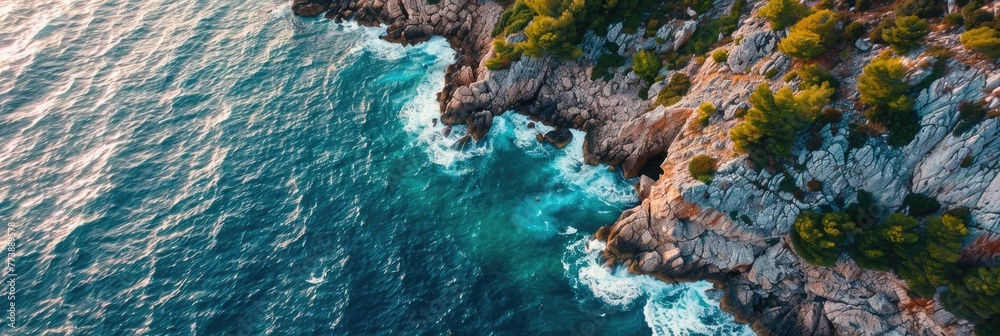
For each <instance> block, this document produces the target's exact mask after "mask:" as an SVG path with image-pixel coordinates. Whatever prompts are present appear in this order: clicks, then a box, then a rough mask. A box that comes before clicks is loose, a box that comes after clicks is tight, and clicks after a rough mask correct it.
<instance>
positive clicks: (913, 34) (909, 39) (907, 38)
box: [882, 15, 930, 54]
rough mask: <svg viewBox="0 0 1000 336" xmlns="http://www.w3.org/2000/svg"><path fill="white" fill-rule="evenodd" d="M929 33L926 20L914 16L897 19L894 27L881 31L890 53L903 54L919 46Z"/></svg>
mask: <svg viewBox="0 0 1000 336" xmlns="http://www.w3.org/2000/svg"><path fill="white" fill-rule="evenodd" d="M929 32H930V26H929V25H928V24H927V20H924V19H921V18H919V17H917V16H915V15H911V16H900V17H897V18H896V20H895V22H894V26H893V27H889V28H886V29H883V30H882V39H883V40H885V42H886V43H888V44H889V46H891V47H892V51H895V52H896V53H897V54H905V53H907V52H909V51H910V50H913V49H914V48H916V47H918V46H920V41H921V40H923V38H924V36H927V34H928V33H929Z"/></svg>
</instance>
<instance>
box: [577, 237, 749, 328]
mask: <svg viewBox="0 0 1000 336" xmlns="http://www.w3.org/2000/svg"><path fill="white" fill-rule="evenodd" d="M604 246H605V245H604V243H602V242H599V241H596V240H592V239H590V238H584V239H581V240H579V241H577V242H575V243H573V244H571V245H569V246H568V247H567V252H566V254H565V255H564V257H563V268H564V269H565V271H566V277H567V279H569V281H570V284H571V285H572V286H573V288H574V289H575V290H576V292H577V295H578V296H581V297H582V298H583V299H584V302H589V301H596V302H597V303H598V304H600V305H603V306H604V307H605V309H606V310H610V311H626V310H631V309H634V308H635V307H636V306H638V305H642V312H643V315H644V317H645V320H646V323H647V325H648V326H649V328H650V329H651V330H652V331H653V335H658V336H659V335H664V336H665V335H753V332H752V331H751V330H750V328H749V326H747V325H742V324H737V323H736V322H734V320H733V317H732V316H730V315H728V314H726V313H725V312H723V311H722V310H721V309H720V308H719V307H718V305H719V302H718V301H717V300H714V299H712V298H709V296H708V295H706V291H707V290H709V289H711V288H712V285H711V284H709V283H707V282H704V281H702V282H694V283H680V284H670V283H666V282H663V281H660V280H658V279H656V278H653V277H651V276H648V275H636V274H631V273H629V272H628V270H627V269H625V268H622V267H615V268H614V269H609V268H607V267H605V266H604V265H602V260H601V256H600V254H601V251H603V250H604Z"/></svg>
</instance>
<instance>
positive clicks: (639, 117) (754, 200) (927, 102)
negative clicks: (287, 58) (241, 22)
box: [292, 0, 1000, 335]
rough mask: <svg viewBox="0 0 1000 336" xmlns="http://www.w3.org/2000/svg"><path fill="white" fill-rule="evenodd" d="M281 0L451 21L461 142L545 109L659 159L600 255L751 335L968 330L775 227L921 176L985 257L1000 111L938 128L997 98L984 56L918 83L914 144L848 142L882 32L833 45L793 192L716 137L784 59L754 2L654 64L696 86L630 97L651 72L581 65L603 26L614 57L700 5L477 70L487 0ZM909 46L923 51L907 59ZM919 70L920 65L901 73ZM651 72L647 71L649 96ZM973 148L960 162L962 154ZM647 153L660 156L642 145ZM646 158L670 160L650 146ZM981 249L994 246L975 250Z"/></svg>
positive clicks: (399, 27)
mask: <svg viewBox="0 0 1000 336" xmlns="http://www.w3.org/2000/svg"><path fill="white" fill-rule="evenodd" d="M763 3H764V1H750V4H749V5H750V6H749V7H751V9H753V10H755V9H756V8H759V7H760V6H762V5H763ZM730 5H731V2H730V1H726V0H723V1H719V2H717V3H716V10H715V11H713V12H710V15H717V14H719V13H724V12H725V10H726V9H727V8H728V7H729V6H730ZM292 6H293V10H294V11H295V13H297V14H299V15H319V14H320V13H322V12H323V11H326V17H328V18H331V19H334V20H346V19H353V20H357V21H358V22H360V23H362V24H368V25H379V24H384V25H388V29H387V33H386V36H385V38H386V39H387V40H390V41H396V42H400V43H418V42H421V41H424V40H426V39H428V38H430V36H432V35H441V36H444V37H445V38H447V39H448V41H449V42H450V43H451V45H452V47H454V48H455V50H456V51H458V58H457V59H456V61H455V63H454V64H452V65H451V66H449V68H448V70H447V75H446V79H445V80H446V85H445V87H444V89H443V91H442V92H441V93H440V94H439V96H438V98H439V102H440V106H441V110H442V116H441V119H440V120H441V122H443V123H446V124H449V125H456V124H464V125H467V126H468V130H469V134H468V135H466V136H465V138H463V140H462V141H460V142H459V143H460V144H461V145H460V146H464V145H465V144H466V143H467V142H468V141H472V139H475V140H479V139H482V138H483V137H484V136H487V134H488V131H489V127H490V124H491V123H492V119H493V117H494V116H495V115H499V114H501V113H504V112H506V111H509V110H516V111H518V112H520V113H524V114H528V115H531V116H533V117H535V118H536V119H538V120H540V121H541V122H544V123H546V124H549V125H552V126H555V128H556V131H553V132H550V134H541V135H540V139H541V140H546V141H549V142H552V143H554V144H556V145H559V144H562V143H565V142H568V139H567V138H566V137H565V135H566V133H568V132H567V129H568V128H576V129H580V130H584V131H586V132H587V135H586V139H585V141H584V151H585V155H586V159H587V161H588V162H591V163H596V162H604V163H609V164H612V165H621V167H622V170H623V173H624V174H625V175H626V176H628V177H632V176H637V175H638V174H639V172H640V171H641V170H643V168H644V167H646V166H647V165H648V164H653V165H659V168H660V169H662V171H663V173H662V174H660V176H659V179H656V180H655V181H654V179H651V178H649V177H646V176H643V177H641V178H640V179H639V182H638V183H637V185H636V190H637V192H638V193H639V195H640V199H642V203H641V204H640V205H638V206H636V207H635V208H633V209H629V210H626V211H625V212H624V213H622V215H621V217H620V218H619V220H618V221H617V222H616V223H615V224H614V225H611V226H608V227H605V228H602V229H601V230H599V231H598V233H597V234H596V236H597V237H598V238H599V239H602V240H606V241H607V242H608V244H607V249H606V251H605V256H606V257H607V259H608V260H609V262H610V263H622V264H626V265H628V266H629V267H630V269H632V270H633V271H635V272H641V273H647V274H652V275H655V276H657V277H660V278H662V279H664V280H667V281H686V280H694V279H709V280H712V281H714V282H716V283H717V284H718V285H719V286H720V287H721V288H724V293H725V294H724V295H723V306H724V308H725V309H726V310H727V311H730V312H731V313H733V314H734V315H735V316H736V317H737V318H738V319H739V320H741V321H744V322H748V323H753V326H754V329H755V330H756V331H758V332H759V333H761V334H777V335H786V334H787V335H806V334H812V335H832V334H846V335H881V334H886V335H909V334H915V335H942V334H947V335H968V334H971V330H972V329H971V326H970V325H969V324H968V323H967V322H966V321H963V320H961V319H958V318H956V317H955V316H953V315H951V314H950V313H948V312H946V311H944V310H943V309H942V308H941V306H940V304H939V303H938V302H937V301H936V300H926V299H918V298H912V297H910V296H909V295H908V294H907V293H908V288H907V285H906V283H905V281H903V280H901V279H899V278H898V277H897V276H895V275H893V274H890V273H884V272H875V271H870V270H863V269H860V268H859V267H858V266H857V265H856V264H855V263H854V262H853V261H851V260H849V259H847V258H843V259H841V260H839V261H838V262H837V266H836V267H832V268H829V267H819V266H813V265H810V264H808V263H806V262H804V261H803V260H802V259H801V258H799V257H798V256H797V255H796V254H795V253H794V252H793V251H792V250H791V249H790V247H789V241H788V237H787V233H788V229H789V227H790V225H791V223H792V222H793V221H794V219H795V217H796V216H797V215H798V213H799V212H800V211H802V210H803V209H808V208H814V207H817V206H821V205H833V206H836V205H837V204H843V203H845V202H850V201H852V200H853V199H852V197H853V195H854V194H855V191H856V190H859V189H864V190H867V191H871V192H874V193H875V194H876V196H877V198H878V200H879V201H880V202H881V203H882V204H884V205H886V206H890V207H892V206H897V205H899V204H900V202H901V201H902V198H903V197H904V196H905V195H906V194H908V193H910V192H921V193H927V194H930V195H933V196H935V197H937V198H938V199H939V200H940V201H942V203H944V204H945V205H946V206H949V207H956V206H967V207H969V208H971V209H973V211H972V214H973V217H974V219H975V221H976V222H977V223H978V224H979V225H980V226H981V227H979V228H976V229H975V230H974V233H973V235H971V237H970V238H969V240H970V244H969V246H971V247H975V248H973V249H972V250H969V248H967V249H966V250H965V251H963V258H965V259H966V260H968V261H970V262H971V261H975V262H980V263H982V262H997V259H996V258H997V257H996V256H997V255H1000V253H997V252H995V251H996V250H998V249H997V248H996V246H1000V244H998V243H997V241H998V240H1000V238H997V237H1000V236H998V234H997V232H1000V178H998V172H1000V164H998V163H997V162H1000V160H998V158H997V157H996V156H997V155H998V153H1000V141H998V140H1000V118H994V119H989V120H986V121H984V122H983V123H981V124H979V125H977V126H976V127H975V128H974V129H973V130H971V131H969V132H967V133H965V134H962V135H958V136H955V135H952V133H951V130H952V128H953V127H954V125H955V123H956V122H957V107H958V105H959V103H960V102H962V101H971V100H979V99H986V100H987V103H988V104H989V106H991V108H997V107H1000V91H998V90H1000V89H998V86H1000V71H998V70H997V67H996V65H983V64H977V66H974V67H970V66H968V65H966V64H962V63H959V62H957V61H953V62H952V63H950V64H949V65H948V75H947V76H946V77H945V78H942V79H940V80H938V81H936V82H934V84H933V85H931V86H930V88H928V89H926V90H924V92H921V93H920V95H919V98H918V99H917V109H918V111H919V116H920V118H921V124H922V125H923V128H922V130H921V131H920V133H919V134H918V135H917V139H916V140H914V141H913V142H912V143H911V144H909V145H907V146H905V147H902V148H892V147H888V146H886V145H885V144H884V141H883V140H882V139H878V138H876V139H871V140H869V141H868V143H866V144H864V145H863V146H861V148H854V149H851V148H848V143H847V129H848V127H847V126H848V123H849V122H851V121H858V120H859V119H858V117H857V116H859V115H860V113H861V111H858V110H856V109H855V108H854V104H853V100H854V99H855V98H856V97H857V92H855V91H854V90H853V88H854V87H855V86H856V76H857V75H858V74H859V73H860V72H861V71H860V69H861V68H862V67H863V66H864V65H865V64H867V62H868V61H869V60H870V59H871V58H872V57H874V55H876V54H877V53H878V52H880V51H881V50H883V49H884V46H875V45H872V44H870V43H868V42H867V41H854V42H852V43H849V44H846V45H845V48H846V47H848V46H852V45H858V46H859V47H857V48H853V49H851V50H850V51H848V53H849V55H847V56H846V57H845V56H843V55H844V54H843V53H842V54H841V57H844V58H843V59H838V60H836V61H834V62H833V63H834V64H838V65H836V68H835V69H834V73H835V74H837V75H838V76H839V77H841V81H842V85H841V89H840V90H839V92H838V94H837V97H838V99H837V100H836V101H834V103H833V106H835V107H837V108H839V109H841V110H844V111H846V113H845V114H846V115H847V119H846V120H845V121H842V122H840V123H835V124H832V125H827V126H825V127H824V128H822V129H821V130H819V131H818V132H817V134H818V136H819V137H821V138H822V140H823V145H822V146H821V149H819V150H815V151H809V150H806V149H805V148H804V146H803V145H801V144H798V145H796V152H797V153H800V154H799V156H798V158H797V162H795V165H794V169H792V170H791V171H790V172H789V173H790V175H791V177H792V179H793V180H794V181H795V182H796V184H797V185H798V186H799V187H800V188H802V189H805V185H806V183H807V182H809V181H817V182H819V183H818V184H814V185H818V186H819V187H818V188H815V189H817V190H811V191H809V192H805V191H803V193H802V194H800V195H793V194H790V193H787V192H781V191H779V190H778V189H779V188H778V184H779V183H780V182H781V180H782V178H783V176H782V175H779V174H775V173H770V172H767V171H755V170H752V169H750V168H748V167H747V165H746V164H745V163H744V161H743V159H742V158H741V157H740V156H738V155H736V154H735V153H734V152H733V149H732V147H733V146H732V143H731V142H730V141H729V136H728V131H729V129H731V128H732V127H733V126H735V125H736V124H737V123H738V122H739V121H738V119H737V118H736V116H735V115H736V111H737V110H738V109H740V108H743V107H746V106H747V98H748V96H749V94H750V92H751V91H752V90H753V88H754V87H756V86H757V85H758V84H759V83H762V82H770V83H771V84H772V86H775V87H777V86H779V85H783V84H784V83H782V82H780V79H781V78H782V77H783V76H781V75H783V74H784V73H786V72H787V71H789V70H790V68H791V67H792V60H791V59H790V58H789V57H787V56H785V55H783V54H781V53H778V52H776V51H775V48H776V45H777V42H778V41H779V40H780V38H781V37H782V36H783V34H784V33H783V32H773V31H771V30H770V29H769V27H768V25H767V23H765V22H763V21H762V20H760V19H758V18H756V17H755V16H753V15H744V16H743V17H742V22H741V24H740V28H739V29H738V30H737V31H736V32H735V33H734V34H733V36H734V37H737V38H736V39H735V40H734V41H733V42H731V43H728V44H726V45H724V46H722V47H723V48H726V49H728V50H729V58H728V59H727V61H726V62H724V63H723V64H716V63H714V62H711V61H706V62H703V63H697V62H691V63H690V64H688V65H687V66H686V67H685V68H684V69H678V70H672V71H666V70H664V71H661V75H663V76H661V77H662V78H670V77H671V76H672V74H673V73H674V72H675V71H680V72H684V73H686V74H688V75H689V76H690V77H691V78H692V83H693V86H692V88H691V89H690V92H689V93H688V94H687V95H686V96H685V97H684V98H683V99H682V100H681V101H680V102H678V103H676V104H673V105H672V106H654V105H655V104H654V102H653V100H652V99H640V98H638V96H639V92H640V91H641V90H643V89H644V88H646V87H647V83H645V82H644V81H642V80H641V79H639V78H638V77H637V76H636V75H635V74H634V73H632V72H630V71H629V70H628V69H630V66H629V65H628V64H626V66H624V67H621V68H618V69H613V75H612V76H611V77H610V78H609V79H597V80H593V79H591V77H592V76H591V73H590V72H591V71H592V69H593V65H594V64H595V63H596V60H597V59H598V57H600V56H601V55H602V54H604V53H607V52H610V51H608V50H607V49H606V47H605V45H606V44H607V43H609V42H611V43H614V44H616V45H618V46H620V48H619V49H618V51H617V53H618V54H619V55H621V56H624V57H626V59H629V58H628V56H630V55H631V54H632V53H634V52H636V51H638V50H655V51H657V52H658V53H661V54H662V53H667V52H669V51H671V50H676V49H677V48H679V47H680V46H681V45H682V44H683V43H684V42H685V41H687V39H689V38H690V37H691V36H692V34H693V33H694V32H695V30H696V29H697V26H698V23H697V22H696V21H692V20H674V21H671V22H669V23H667V24H665V25H664V26H663V27H662V28H660V29H659V30H658V31H656V33H655V34H654V35H655V36H652V37H645V36H643V34H642V33H641V32H640V33H635V34H627V33H625V32H624V29H623V27H622V26H621V25H620V24H618V25H613V26H612V27H611V28H610V29H609V31H608V34H607V35H606V36H604V37H600V36H596V35H594V34H593V32H588V33H587V35H586V36H585V37H584V39H583V42H582V44H581V49H582V51H583V56H582V57H581V58H579V59H576V60H571V61H561V60H557V59H554V58H552V57H545V58H538V59H535V58H528V57H525V58H523V59H522V60H520V61H518V62H514V63H513V64H512V65H511V67H510V68H509V69H505V70H499V71H490V70H488V69H486V68H485V66H484V61H485V59H486V58H487V57H488V56H489V55H490V54H491V53H492V52H493V51H492V45H491V41H492V39H493V37H492V36H491V35H490V31H491V30H492V28H493V27H494V26H495V24H496V22H497V19H498V18H499V16H500V14H501V13H502V11H503V9H502V8H501V7H500V6H499V5H497V4H496V3H494V2H492V1H486V0H443V1H441V2H440V3H439V4H428V3H427V2H426V0H354V1H331V0H295V1H294V2H293V4H292ZM750 12H752V11H750ZM952 35H954V34H952ZM932 37H933V38H934V39H935V41H937V42H939V43H942V44H949V43H950V44H952V45H954V43H956V42H955V40H956V38H955V37H954V36H950V37H949V36H937V35H932ZM523 38H524V36H523V35H521V34H515V35H513V36H510V37H508V39H513V40H519V39H523ZM914 54H919V53H918V52H914V53H911V54H910V55H914ZM911 63H912V64H914V65H919V64H920V62H918V60H917V59H912V60H911ZM917 68H919V66H917ZM928 74H929V72H927V71H915V72H914V74H913V77H912V79H913V80H914V81H916V80H917V79H918V78H919V77H920V76H926V75H928ZM664 84H665V83H663V82H662V81H661V82H657V83H653V84H652V85H648V86H649V87H650V88H651V90H650V91H651V94H650V96H654V97H655V92H658V90H659V88H660V87H662V86H663V85H664ZM791 85H795V83H794V82H793V83H791ZM706 101H707V102H711V103H713V105H715V106H716V107H717V109H718V112H717V113H715V114H714V115H712V116H711V117H710V125H709V126H708V127H705V128H702V127H698V126H693V125H692V120H693V115H694V114H695V113H693V109H694V108H696V107H697V106H698V105H699V104H701V103H702V102H706ZM994 105H996V106H994ZM700 154H706V155H710V156H713V157H715V158H718V159H719V169H718V172H717V174H716V176H715V179H714V181H713V182H712V183H711V185H705V184H703V183H701V182H698V181H695V180H693V179H692V178H691V177H690V175H689V173H688V172H687V170H686V167H687V163H688V162H690V160H691V158H693V157H694V156H697V155H700ZM969 156H972V157H973V158H974V159H973V164H972V165H971V166H966V167H962V162H963V161H964V160H966V157H969ZM653 158H657V161H656V162H650V161H651V160H652V159H653ZM659 158H665V159H663V161H662V163H661V162H659V161H658V160H659ZM984 237H985V238H984ZM986 248H992V249H993V250H989V251H994V252H989V253H987V252H981V251H985V249H986Z"/></svg>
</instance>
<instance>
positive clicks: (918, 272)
mask: <svg viewBox="0 0 1000 336" xmlns="http://www.w3.org/2000/svg"><path fill="white" fill-rule="evenodd" d="M924 226H925V227H926V231H925V236H926V237H925V239H924V241H923V243H922V244H921V245H922V246H920V248H919V249H918V250H917V251H916V253H914V254H912V255H909V256H906V258H904V259H903V263H902V264H901V265H900V267H899V270H898V271H899V275H900V276H902V277H903V279H906V281H907V283H909V285H910V288H911V289H912V290H913V291H914V292H916V293H917V294H919V295H920V296H923V297H934V292H935V291H936V290H937V288H938V287H940V286H944V285H947V284H948V282H949V280H950V279H951V278H953V277H954V276H956V275H958V267H957V265H956V262H958V259H959V255H958V252H959V250H961V249H962V238H965V236H967V235H969V229H968V228H966V227H965V222H964V221H962V220H961V219H959V218H957V217H953V216H947V215H946V216H944V217H938V216H932V217H927V219H925V220H924Z"/></svg>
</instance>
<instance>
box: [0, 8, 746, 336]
mask: <svg viewBox="0 0 1000 336" xmlns="http://www.w3.org/2000/svg"><path fill="white" fill-rule="evenodd" d="M381 32H382V30H381V29H378V28H360V27H357V26H355V25H352V24H344V25H338V24H335V23H332V22H330V21H327V20H322V19H301V18H296V17H293V16H292V15H291V13H290V11H289V10H288V4H287V3H286V2H283V1H277V2H274V1H250V2H227V1H218V0H208V1H124V0H89V1H73V2H68V1H47V0H43V1H38V2H27V1H17V2H5V3H3V4H0V176H2V177H0V200H2V201H0V218H2V219H3V220H4V221H5V222H7V223H11V224H14V225H15V226H14V227H15V228H16V229H15V230H14V231H13V236H12V237H13V238H14V240H15V245H16V246H17V249H16V253H15V254H14V256H15V258H16V261H17V262H16V263H15V269H14V272H10V271H9V270H5V271H4V273H3V274H4V276H5V279H7V280H11V281H13V282H14V283H16V296H15V297H14V299H13V300H11V299H10V298H9V297H8V300H7V301H9V302H8V304H9V303H10V302H13V303H15V305H16V323H15V327H13V328H11V327H10V326H8V325H4V326H0V329H2V330H3V333H4V334H16V335H69V334H74V335H124V334H154V335H162V334H179V335H186V334H204V335H223V334H229V335H257V334H272V335H368V334H380V335H381V334H386V335H388V334H402V335H411V334H432V335H440V334H447V333H449V332H451V333H452V334H454V335H485V334H496V335H512V334H575V335H650V334H657V335H714V334H727V335H728V334H733V333H745V332H746V330H747V329H746V328H745V327H744V326H741V325H736V324H733V323H732V322H731V320H732V319H731V318H730V317H728V316H727V315H725V314H723V313H721V312H720V311H719V310H718V308H716V306H717V302H715V301H713V300H712V299H709V298H708V297H707V296H706V295H705V294H704V290H705V289H707V288H709V286H708V285H707V284H704V283H698V284H683V285H668V284H665V283H661V282H658V281H656V280H653V279H652V278H649V277H640V276H632V275H628V274H627V272H624V271H623V270H608V269H605V268H603V267H601V266H600V260H599V258H598V254H599V250H600V248H601V246H600V244H599V243H597V242H592V241H590V240H589V237H590V235H592V233H593V232H594V231H595V230H596V229H597V228H598V227H600V226H602V225H607V224H610V223H612V222H613V221H614V220H615V219H616V217H617V215H618V214H619V213H620V212H621V210H623V209H625V208H627V207H630V206H633V205H634V204H635V202H637V199H636V198H635V196H634V192H633V191H632V190H631V187H630V183H631V182H632V181H626V180H624V179H622V178H621V176H620V175H618V174H616V173H613V172H609V171H608V170H607V167H594V166H588V165H585V164H584V163H583V162H582V153H581V151H580V148H581V143H580V141H581V139H582V136H581V135H582V133H576V135H577V136H576V140H574V143H572V144H571V145H570V146H569V147H567V149H566V150H557V149H555V148H553V147H550V146H545V145H542V144H539V143H537V142H536V141H535V139H534V134H535V132H537V131H538V130H535V129H529V128H528V127H527V126H526V124H527V122H528V120H527V119H526V118H525V117H523V116H518V115H515V114H505V115H504V116H502V117H499V118H497V120H496V124H495V126H494V129H493V131H492V132H491V133H490V135H489V137H488V138H487V140H485V141H483V142H480V143H475V144H470V145H468V146H466V148H464V149H461V150H459V149H456V148H454V142H455V141H456V140H457V139H458V138H459V137H460V136H461V135H462V134H464V130H463V129H462V128H461V127H457V128H456V129H455V131H454V132H453V134H451V135H450V136H444V135H442V132H441V128H442V127H441V126H440V125H434V123H433V119H434V118H435V117H436V116H437V113H438V111H437V106H436V104H435V102H434V99H435V98H434V95H435V93H436V92H437V91H438V90H440V88H441V86H442V84H443V72H444V68H445V67H446V66H447V64H448V63H449V62H450V61H451V60H452V59H453V58H454V53H453V52H452V51H451V50H450V49H449V48H448V47H447V44H446V43H445V42H444V41H443V40H441V39H434V40H432V41H431V42H428V43H424V44H421V45H418V46H414V47H407V48H404V47H402V46H399V45H394V44H389V43H386V42H383V41H381V40H378V39H377V37H378V36H379V34H380V33H381ZM428 62H432V63H433V65H431V66H425V64H426V63H428ZM540 128H542V130H544V126H540ZM10 237H11V236H8V238H7V239H8V241H9V238H10Z"/></svg>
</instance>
